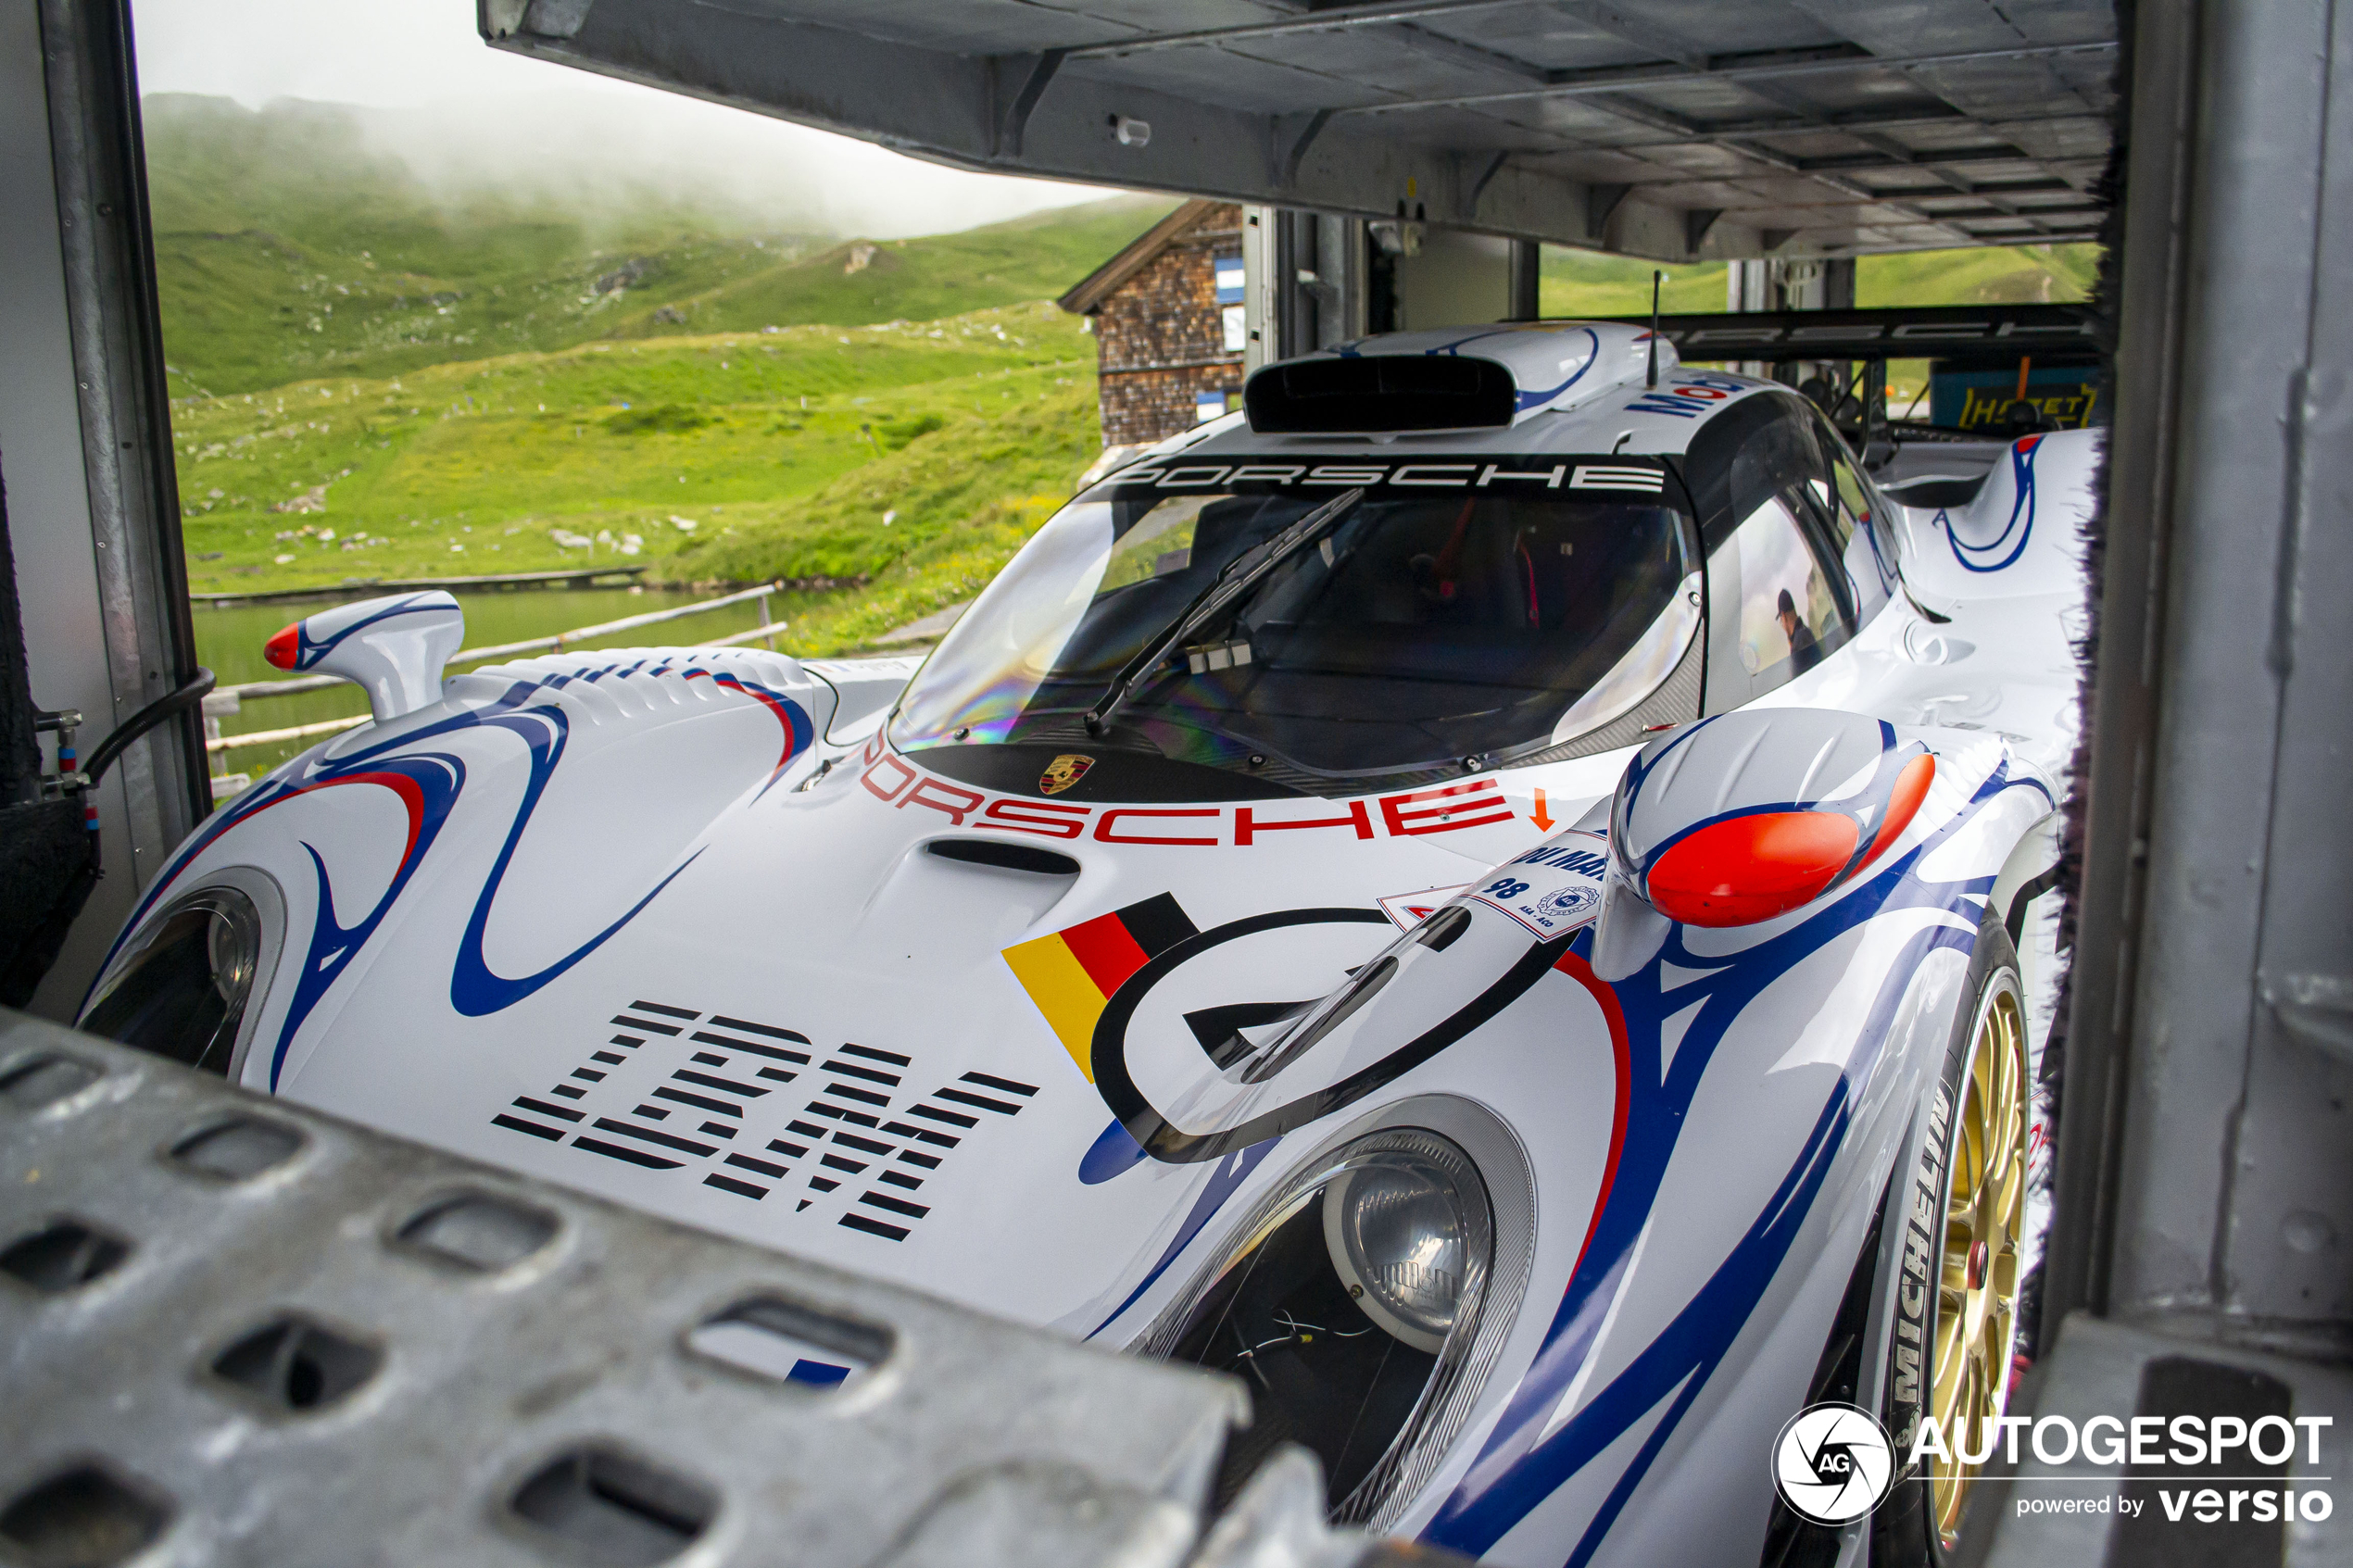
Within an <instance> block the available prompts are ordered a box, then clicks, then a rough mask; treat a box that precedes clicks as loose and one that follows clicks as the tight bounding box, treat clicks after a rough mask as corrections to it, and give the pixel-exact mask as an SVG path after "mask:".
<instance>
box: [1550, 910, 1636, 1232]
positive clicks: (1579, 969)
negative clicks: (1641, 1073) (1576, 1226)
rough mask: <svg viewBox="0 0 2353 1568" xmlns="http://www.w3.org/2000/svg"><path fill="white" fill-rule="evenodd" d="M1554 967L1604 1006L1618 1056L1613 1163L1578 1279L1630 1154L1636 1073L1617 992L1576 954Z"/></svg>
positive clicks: (1597, 1198)
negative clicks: (1621, 1162)
mask: <svg viewBox="0 0 2353 1568" xmlns="http://www.w3.org/2000/svg"><path fill="white" fill-rule="evenodd" d="M1553 967H1554V969H1556V970H1558V971H1560V972H1562V973H1563V974H1566V975H1567V976H1568V977H1569V978H1570V979H1571V980H1574V981H1576V982H1577V983H1578V984H1579V985H1582V986H1584V987H1585V989H1586V990H1587V991H1588V992H1590V993H1591V994H1592V998H1593V1000H1594V1001H1595V1002H1597V1003H1599V1004H1600V1005H1601V1010H1602V1017H1603V1018H1604V1019H1605V1020H1606V1021H1607V1022H1608V1023H1609V1043H1610V1048H1611V1050H1613V1051H1614V1052H1616V1053H1617V1112H1616V1114H1615V1115H1614V1116H1613V1117H1612V1118H1611V1120H1610V1124H1609V1162H1608V1163H1607V1164H1605V1165H1604V1166H1603V1167H1602V1188H1601V1191H1599V1192H1597V1193H1595V1194H1594V1195H1593V1213H1592V1218H1591V1219H1589V1220H1587V1221H1586V1222H1585V1239H1584V1240H1583V1241H1581V1242H1579V1244H1578V1247H1577V1264H1576V1267H1575V1268H1572V1269H1570V1270H1569V1271H1568V1277H1569V1278H1571V1279H1575V1278H1576V1277H1577V1270H1578V1269H1581V1268H1583V1267H1584V1266H1585V1249H1586V1248H1589V1247H1591V1246H1592V1245H1593V1232H1594V1230H1595V1228H1596V1227H1598V1226H1599V1225H1600V1224H1601V1223H1602V1210H1604V1209H1606V1208H1608V1207H1609V1189H1610V1187H1611V1185H1613V1184H1614V1183H1616V1182H1617V1159H1618V1156H1619V1155H1621V1154H1623V1153H1625V1151H1626V1111H1627V1108H1628V1104H1629V1101H1630V1100H1631V1098H1632V1097H1633V1090H1634V1069H1633V1062H1632V1059H1631V1058H1630V1057H1629V1054H1628V1050H1627V1041H1626V1010H1625V1009H1624V1008H1621V1007H1619V1006H1618V1005H1617V989H1616V988H1615V987H1614V986H1612V985H1610V984H1609V983H1608V982H1606V981H1604V980H1602V979H1601V978H1599V977H1598V976H1596V975H1595V974H1594V973H1593V966H1592V965H1591V964H1589V963H1587V962H1586V961H1585V960H1583V959H1580V958H1579V957H1578V956H1577V955H1576V954H1575V953H1563V954H1562V955H1561V956H1560V958H1559V960H1557V961H1555V962H1554V965H1553Z"/></svg>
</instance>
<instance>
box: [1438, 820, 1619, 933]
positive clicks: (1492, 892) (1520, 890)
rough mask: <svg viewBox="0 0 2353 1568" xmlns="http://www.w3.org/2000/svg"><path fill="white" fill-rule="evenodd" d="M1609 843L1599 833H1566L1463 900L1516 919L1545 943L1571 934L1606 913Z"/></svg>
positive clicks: (1475, 888) (1472, 890) (1506, 866)
mask: <svg viewBox="0 0 2353 1568" xmlns="http://www.w3.org/2000/svg"><path fill="white" fill-rule="evenodd" d="M1608 842H1609V841H1608V840H1606V839H1604V837H1603V836H1602V835H1601V834H1597V833H1584V832H1581V831H1580V832H1575V833H1567V834H1562V835H1561V836H1560V837H1558V838H1556V839H1554V840H1552V841H1551V842H1550V843H1547V844H1544V845H1542V846H1541V847H1537V848H1534V849H1531V850H1529V852H1528V853H1527V854H1525V855H1522V856H1520V857H1518V858H1517V859H1513V860H1507V861H1505V862H1504V864H1503V865H1502V866H1501V867H1499V868H1498V869H1497V870H1496V872H1495V874H1494V875H1493V876H1491V877H1489V878H1488V879H1487V880H1486V881H1485V882H1483V883H1478V884H1473V885H1472V886H1470V887H1467V888H1466V889H1464V893H1463V896H1464V897H1466V898H1474V899H1477V900H1478V902H1479V903H1482V904H1485V905H1486V906H1487V907H1488V908H1490V909H1497V910H1500V911H1502V912H1503V913H1504V914H1507V915H1509V916H1511V918H1512V919H1514V920H1516V921H1517V922H1519V923H1520V924H1522V925H1524V926H1526V927H1527V928H1528V929H1529V931H1532V932H1534V933H1535V934H1536V935H1537V936H1538V937H1540V938H1542V939H1544V940H1547V941H1549V940H1551V939H1552V938H1553V937H1555V936H1562V935H1567V934H1568V933H1569V932H1572V931H1574V930H1576V929H1577V928H1578V927H1579V926H1580V925H1583V924H1585V923H1586V922H1588V921H1590V920H1592V918H1593V917H1594V916H1595V915H1597V914H1599V913H1600V912H1601V908H1602V878H1603V875H1604V873H1605V872H1607V871H1608V869H1609V852H1608Z"/></svg>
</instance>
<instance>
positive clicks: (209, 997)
mask: <svg viewBox="0 0 2353 1568" xmlns="http://www.w3.org/2000/svg"><path fill="white" fill-rule="evenodd" d="M261 944H262V928H261V912H260V911H259V910H258V909H256V908H255V907H254V902H253V900H252V899H251V898H250V897H246V896H245V894H244V893H242V892H240V891H238V890H237V889H236V888H233V887H208V888H206V889H204V890H203V891H202V892H198V893H192V894H190V895H189V896H188V897H185V898H182V899H181V900H180V901H179V902H178V903H176V904H174V905H172V906H171V907H170V909H166V910H165V911H164V912H163V913H162V914H160V915H158V916H157V917H156V918H155V919H154V920H153V921H151V922H148V924H147V926H146V928H145V930H144V931H142V932H141V933H140V935H139V941H138V945H137V946H136V947H134V948H132V951H131V952H130V953H128V954H127V955H125V956H124V958H123V959H122V960H120V962H119V963H118V964H117V965H116V966H115V969H114V971H113V972H112V973H111V974H109V975H108V976H107V982H106V985H105V987H104V988H103V989H102V990H100V991H99V993H98V995H97V996H96V997H94V999H93V1000H92V1002H91V1005H90V1010H89V1011H88V1012H86V1013H85V1014H83V1016H82V1027H83V1028H84V1029H87V1030H89V1031H90V1032H91V1033H92V1034H94V1035H105V1036H106V1037H107V1039H110V1040H120V1041H121V1042H122V1043H123V1044H124V1045H126V1046H136V1047H138V1048H140V1049H141V1050H146V1051H153V1052H155V1053H156V1054H157V1056H164V1057H170V1059H171V1060H174V1061H181V1062H185V1063H187V1064H188V1065H189V1066H191V1067H195V1068H200V1069H203V1070H204V1071H206V1072H209V1073H224V1074H225V1073H228V1072H229V1071H230V1068H231V1066H232V1060H233V1057H234V1056H235V1054H236V1045H237V1035H238V1032H239V1029H240V1027H241V1026H242V1025H243V1023H244V1022H245V1003H246V1002H247V1001H248V1000H249V999H251V997H252V995H253V989H254V977H255V976H256V974H257V973H258V972H259V970H260V967H261V957H262V948H261Z"/></svg>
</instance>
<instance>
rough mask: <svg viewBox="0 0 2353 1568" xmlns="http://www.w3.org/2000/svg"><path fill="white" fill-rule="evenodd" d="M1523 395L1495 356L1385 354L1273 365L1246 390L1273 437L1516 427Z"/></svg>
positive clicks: (1245, 400) (1246, 405)
mask: <svg viewBox="0 0 2353 1568" xmlns="http://www.w3.org/2000/svg"><path fill="white" fill-rule="evenodd" d="M1517 392H1518V388H1517V385H1516V383H1515V382H1514V380H1513V377H1512V373H1511V371H1510V370H1507V369H1505V368H1504V366H1503V365H1502V364H1500V363H1499V362H1497V361H1495V360H1493V359H1482V358H1473V357H1471V356H1467V355H1425V354H1380V355H1366V356H1364V357H1362V358H1331V359H1324V358H1316V359H1303V360H1292V361H1290V362H1289V363H1285V364H1279V365H1268V366H1266V367H1265V368H1264V369H1262V370H1259V371H1257V372H1256V373H1255V374H1253V375H1252V377H1251V378H1250V380H1249V382H1248V383H1246V384H1245V385H1244V387H1243V389H1242V407H1243V409H1244V411H1245V412H1246V413H1247V414H1248V415H1249V417H1250V428H1251V429H1252V430H1253V431H1256V432H1258V433H1261V434H1268V435H1328V434H1335V433H1341V432H1351V431H1362V432H1375V433H1386V432H1390V431H1410V430H1485V429H1497V428H1501V427H1504V426H1506V425H1509V424H1510V423H1511V422H1512V419H1513V416H1514V415H1515V414H1516V412H1517V410H1518V401H1517Z"/></svg>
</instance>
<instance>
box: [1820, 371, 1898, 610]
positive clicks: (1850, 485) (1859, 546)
mask: <svg viewBox="0 0 2353 1568" xmlns="http://www.w3.org/2000/svg"><path fill="white" fill-rule="evenodd" d="M1814 433H1815V434H1816V435H1817V436H1818V438H1819V439H1820V441H1821V443H1822V455H1823V457H1824V458H1827V459H1828V460H1829V462H1830V470H1831V489H1832V491H1833V492H1834V494H1833V495H1832V501H1833V503H1834V505H1835V507H1836V508H1837V510H1838V513H1839V517H1838V519H1837V521H1836V523H1835V530H1836V537H1837V539H1838V547H1839V558H1840V559H1841V561H1843V563H1844V565H1845V567H1846V576H1847V581H1848V582H1849V583H1852V584H1853V585H1854V592H1855V596H1856V612H1857V613H1856V620H1857V621H1869V619H1870V618H1871V617H1872V615H1874V614H1876V613H1877V612H1878V610H1879V608H1880V606H1881V605H1883V604H1885V603H1886V602H1887V599H1888V596H1890V595H1891V594H1893V593H1894V591H1895V587H1896V584H1897V583H1899V582H1900V581H1902V579H1901V576H1900V574H1899V572H1898V571H1897V568H1896V564H1895V535H1894V528H1893V527H1892V526H1891V524H1892V521H1893V520H1892V519H1890V518H1889V517H1888V516H1887V515H1886V508H1885V506H1884V505H1883V504H1881V501H1880V499H1879V492H1878V491H1876V490H1874V489H1873V488H1872V487H1871V484H1870V483H1869V481H1868V480H1866V479H1865V478H1864V477H1863V474H1862V470H1859V469H1857V468H1856V466H1855V459H1854V458H1853V456H1852V455H1851V454H1849V453H1848V451H1847V449H1846V444H1845V443H1844V442H1843V441H1842V440H1840V439H1839V436H1838V433H1837V432H1836V431H1835V430H1833V429H1832V428H1831V423H1830V421H1829V420H1824V419H1821V418H1819V417H1817V418H1816V420H1815V423H1814Z"/></svg>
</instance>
